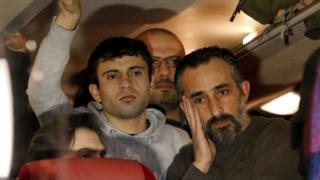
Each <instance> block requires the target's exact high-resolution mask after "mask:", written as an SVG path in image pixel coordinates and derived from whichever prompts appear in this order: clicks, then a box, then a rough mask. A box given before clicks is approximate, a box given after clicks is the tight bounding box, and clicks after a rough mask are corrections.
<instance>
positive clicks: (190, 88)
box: [182, 59, 233, 94]
mask: <svg viewBox="0 0 320 180" xmlns="http://www.w3.org/2000/svg"><path fill="white" fill-rule="evenodd" d="M232 81H233V78H232V76H231V73H230V69H229V67H228V65H227V64H226V63H225V62H223V61H222V60H218V59H216V60H211V61H209V62H208V63H204V64H201V65H199V66H198V67H196V68H191V67H187V68H186V69H185V70H184V72H183V74H182V85H183V89H184V91H185V93H188V94H192V93H195V92H198V91H205V90H209V89H214V88H216V87H221V86H222V85H225V84H230V83H231V82H232Z"/></svg>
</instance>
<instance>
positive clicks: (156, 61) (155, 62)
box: [152, 59, 160, 68]
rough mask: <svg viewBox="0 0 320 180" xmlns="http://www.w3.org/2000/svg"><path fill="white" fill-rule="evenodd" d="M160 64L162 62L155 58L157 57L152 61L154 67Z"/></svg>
mask: <svg viewBox="0 0 320 180" xmlns="http://www.w3.org/2000/svg"><path fill="white" fill-rule="evenodd" d="M159 64H160V61H159V60H155V59H153V62H152V67H153V68H156V67H158V66H159Z"/></svg>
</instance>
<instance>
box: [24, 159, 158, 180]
mask: <svg viewBox="0 0 320 180" xmlns="http://www.w3.org/2000/svg"><path fill="white" fill-rule="evenodd" d="M82 179H90V180H129V179H130V180H155V177H154V175H153V174H152V173H151V171H150V170H149V169H148V168H146V167H145V166H144V165H142V164H141V163H139V162H137V161H133V160H124V159H100V158H64V159H48V160H40V161H33V162H29V163H27V164H25V165H24V166H23V167H22V168H21V170H20V173H19V180H82Z"/></svg>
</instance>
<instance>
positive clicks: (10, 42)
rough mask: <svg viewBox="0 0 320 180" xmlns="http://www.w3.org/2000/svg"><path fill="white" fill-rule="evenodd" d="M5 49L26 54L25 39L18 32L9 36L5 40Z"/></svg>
mask: <svg viewBox="0 0 320 180" xmlns="http://www.w3.org/2000/svg"><path fill="white" fill-rule="evenodd" d="M4 44H5V45H6V47H7V48H8V49H10V50H12V51H17V52H27V48H26V38H25V37H24V36H22V35H21V34H20V33H19V32H17V33H15V34H10V35H8V36H7V37H6V38H5V43H4Z"/></svg>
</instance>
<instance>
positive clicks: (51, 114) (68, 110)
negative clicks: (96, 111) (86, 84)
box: [38, 102, 89, 124]
mask: <svg viewBox="0 0 320 180" xmlns="http://www.w3.org/2000/svg"><path fill="white" fill-rule="evenodd" d="M86 112H89V110H88V109H87V108H86V107H79V108H74V107H73V106H72V104H70V103H69V102H66V103H63V104H58V105H55V106H53V107H51V108H50V109H49V110H48V111H46V112H44V113H42V114H40V115H39V116H38V119H39V120H40V121H41V124H47V123H50V122H52V121H55V120H56V119H57V118H59V117H61V116H63V115H69V114H78V113H86Z"/></svg>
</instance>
